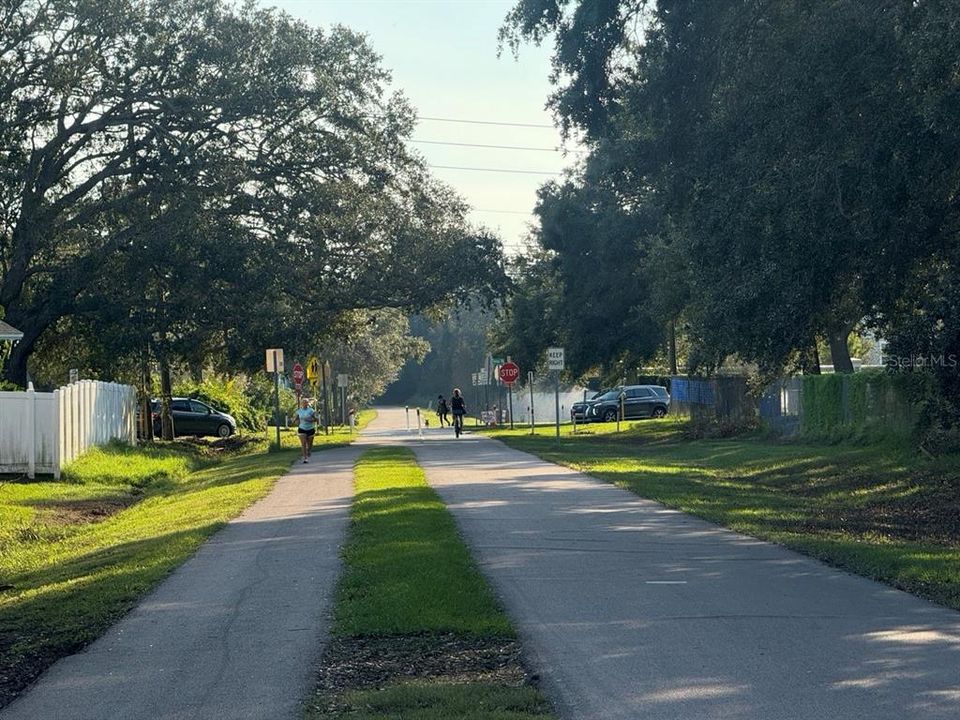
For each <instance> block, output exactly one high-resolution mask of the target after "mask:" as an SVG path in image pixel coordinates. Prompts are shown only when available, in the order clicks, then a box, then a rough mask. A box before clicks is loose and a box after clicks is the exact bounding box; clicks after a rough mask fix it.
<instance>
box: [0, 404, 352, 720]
mask: <svg viewBox="0 0 960 720" xmlns="http://www.w3.org/2000/svg"><path fill="white" fill-rule="evenodd" d="M369 418H370V416H369V415H368V417H367V420H368V421H369ZM292 440H293V442H296V438H295V437H294V438H292ZM346 442H349V433H346V434H337V435H330V436H323V437H322V438H321V439H319V441H318V443H317V448H318V449H322V448H323V447H327V446H330V447H332V446H337V445H342V444H345V443H346ZM297 447H299V443H297ZM296 456H297V452H296V451H294V450H292V449H283V450H281V451H279V452H268V446H267V443H266V442H265V441H263V440H258V441H256V442H253V443H251V444H249V445H247V446H246V447H245V448H243V449H242V450H240V451H237V452H234V453H230V454H226V455H223V456H219V457H215V456H213V455H212V454H211V452H210V451H209V450H208V449H204V448H200V447H196V446H193V445H192V444H190V443H185V442H176V443H157V444H155V445H152V446H143V447H137V448H129V447H124V446H120V445H113V446H109V447H106V448H101V449H98V450H93V451H90V452H88V453H86V454H84V455H83V456H82V457H81V458H79V459H78V460H77V461H76V462H74V463H73V464H71V465H70V466H69V467H68V468H66V469H65V471H64V474H63V480H62V481H61V482H54V481H52V480H51V479H41V480H38V481H27V480H22V479H20V480H14V479H10V480H7V481H0V706H2V705H5V704H7V703H9V702H10V700H12V699H13V698H14V697H15V696H16V694H17V693H18V692H19V691H21V690H22V689H23V688H24V687H25V686H26V685H27V684H29V683H30V682H31V681H32V680H33V679H35V678H36V677H37V676H38V675H39V674H40V673H41V672H42V671H43V670H44V669H46V668H47V667H48V666H49V665H50V664H52V663H53V662H54V661H55V660H57V659H58V658H60V657H63V656H65V655H68V654H71V653H73V652H76V651H77V650H79V649H81V648H82V647H83V646H85V645H86V644H88V643H89V642H91V641H92V640H94V639H96V638H97V637H99V636H100V635H101V634H102V633H103V632H104V630H106V629H107V628H108V627H109V626H110V625H112V624H113V623H114V622H116V621H117V620H118V619H119V618H120V617H122V616H123V615H124V614H125V613H126V612H128V611H129V610H130V608H131V607H133V606H134V605H135V604H136V603H137V602H138V601H139V600H140V598H141V597H143V595H144V594H145V593H146V592H148V591H149V590H150V589H151V588H153V587H154V586H155V585H156V584H157V583H158V582H159V581H161V580H162V579H163V578H164V577H166V576H167V575H168V574H169V573H170V572H171V571H172V570H174V569H175V568H176V567H177V566H179V565H180V564H181V563H183V562H184V561H185V560H186V559H187V558H189V557H190V556H191V555H192V554H193V553H194V552H195V551H196V550H197V548H198V547H199V546H200V544H201V543H203V542H204V540H206V539H207V538H209V537H210V535H212V534H213V533H215V532H216V531H217V530H218V529H220V528H221V527H222V526H223V525H224V524H225V523H226V522H227V521H229V520H231V519H232V518H234V517H236V516H237V515H238V514H239V513H240V512H241V511H242V510H243V509H244V508H246V507H247V506H249V505H250V504H251V503H253V502H255V501H256V500H258V499H260V498H261V497H263V496H264V495H265V494H266V493H267V492H268V491H269V490H270V488H271V487H272V486H273V483H274V481H275V480H276V479H277V478H278V477H280V476H281V475H283V474H284V473H285V472H286V471H287V470H288V469H289V468H290V465H291V462H292V461H293V459H294V458H295V457H296Z"/></svg>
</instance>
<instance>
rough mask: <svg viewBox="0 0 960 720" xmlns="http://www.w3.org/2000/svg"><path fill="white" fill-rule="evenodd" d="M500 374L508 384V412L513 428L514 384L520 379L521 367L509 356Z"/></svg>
mask: <svg viewBox="0 0 960 720" xmlns="http://www.w3.org/2000/svg"><path fill="white" fill-rule="evenodd" d="M498 375H499V376H500V380H501V381H502V382H504V383H506V385H507V397H508V400H507V402H508V403H509V405H508V412H509V413H510V429H511V430H513V384H514V383H515V382H516V381H517V380H519V379H520V367H519V366H518V365H517V364H516V363H515V362H513V361H512V360H511V359H510V358H507V361H506V362H505V363H501V365H500V368H499V372H498Z"/></svg>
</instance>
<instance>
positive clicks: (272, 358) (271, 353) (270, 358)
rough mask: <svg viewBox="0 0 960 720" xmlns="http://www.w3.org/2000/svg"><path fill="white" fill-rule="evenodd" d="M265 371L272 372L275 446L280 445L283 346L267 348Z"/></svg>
mask: <svg viewBox="0 0 960 720" xmlns="http://www.w3.org/2000/svg"><path fill="white" fill-rule="evenodd" d="M267 372H272V373H273V424H274V426H275V427H276V429H277V448H278V449H279V447H280V373H282V372H283V348H269V349H268V350H267Z"/></svg>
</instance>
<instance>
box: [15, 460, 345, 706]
mask: <svg viewBox="0 0 960 720" xmlns="http://www.w3.org/2000/svg"><path fill="white" fill-rule="evenodd" d="M359 452H360V449H359V448H357V447H356V446H353V447H349V448H340V449H333V450H322V451H319V452H317V453H315V454H314V456H313V458H312V460H311V462H310V463H309V464H307V465H303V464H296V465H294V466H293V467H292V469H291V471H290V473H289V474H288V475H286V476H285V477H283V478H281V479H280V480H279V481H278V482H277V485H276V487H275V488H274V489H273V491H272V492H271V493H270V494H269V495H268V496H267V497H266V498H264V499H263V500H261V501H260V502H258V503H256V504H255V505H253V506H251V507H250V508H249V509H248V510H247V511H246V512H244V513H243V514H242V515H241V516H240V517H238V518H237V519H236V520H234V521H233V522H231V523H230V524H229V525H227V526H226V527H225V528H224V529H223V530H221V531H220V532H219V533H217V534H216V535H214V536H213V537H212V538H211V539H210V540H209V541H208V542H206V543H205V544H204V545H203V546H202V547H201V548H200V550H199V551H198V552H197V554H196V555H195V556H194V557H193V558H191V559H190V560H188V561H187V562H186V563H184V564H183V565H182V566H181V567H180V568H179V569H178V570H177V571H176V572H174V573H173V574H172V575H171V576H170V577H169V578H167V579H166V580H165V581H164V582H163V583H162V584H161V585H160V586H158V587H157V588H156V589H155V590H154V591H153V592H152V593H151V594H150V595H148V596H147V597H146V598H145V599H144V601H143V602H142V603H141V604H140V605H139V606H138V607H137V608H136V609H135V610H133V611H132V612H130V613H129V614H128V615H127V616H126V617H125V618H124V619H123V620H121V621H120V622H119V623H117V624H116V625H115V626H114V627H113V628H111V629H110V630H109V631H108V632H107V633H106V634H105V635H104V636H103V637H102V638H100V639H99V640H98V641H96V642H95V643H93V644H92V645H90V646H89V647H88V648H86V649H85V650H84V651H82V652H80V653H77V654H76V655H72V656H70V657H67V658H64V659H63V660H61V661H59V662H57V663H56V664H55V665H54V666H53V667H51V668H50V669H49V670H48V671H47V672H46V673H45V674H44V675H43V676H42V677H41V678H40V680H39V681H38V682H37V683H36V684H35V685H34V686H33V687H32V688H30V689H29V690H28V691H27V692H26V693H25V694H24V695H22V696H21V697H20V698H19V699H18V700H16V701H14V702H13V703H12V704H11V705H9V706H8V707H7V708H6V709H4V710H3V711H2V712H0V718H2V720H221V719H222V720H285V719H287V718H290V719H293V718H301V717H302V716H303V707H302V701H303V699H304V698H305V697H306V696H307V695H308V694H309V692H310V690H311V688H312V685H313V682H314V673H315V670H316V664H317V661H318V660H319V655H320V653H321V651H322V647H323V642H324V638H325V636H326V633H327V631H328V613H329V609H330V606H331V601H332V593H333V589H334V586H335V584H336V579H337V576H338V573H339V570H340V558H339V547H340V544H341V542H342V540H343V537H344V533H345V530H346V524H347V518H348V511H349V507H350V502H351V500H352V497H353V463H354V461H355V459H356V457H357V454H358V453H359Z"/></svg>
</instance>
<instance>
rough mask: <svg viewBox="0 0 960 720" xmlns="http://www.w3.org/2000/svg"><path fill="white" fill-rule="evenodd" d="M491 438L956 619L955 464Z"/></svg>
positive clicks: (629, 439) (600, 438)
mask: <svg viewBox="0 0 960 720" xmlns="http://www.w3.org/2000/svg"><path fill="white" fill-rule="evenodd" d="M614 429H615V425H613V424H602V425H601V424H596V425H587V426H582V427H581V428H580V430H581V432H580V433H579V434H578V435H576V436H574V435H572V434H571V430H572V428H571V427H570V426H564V427H563V435H562V438H561V442H560V445H559V447H558V445H557V442H556V439H555V438H554V435H553V433H554V430H553V428H552V427H545V426H544V427H539V428H537V435H536V436H531V435H530V434H529V433H530V431H529V428H527V429H526V430H514V431H509V430H497V431H494V432H492V433H491V434H492V435H493V436H494V437H498V438H500V439H501V440H503V441H504V442H506V443H507V444H509V445H511V446H512V447H516V448H518V449H520V450H526V451H528V452H531V453H534V454H536V455H539V456H540V457H543V458H544V459H546V460H551V461H554V462H558V463H561V464H565V465H568V466H570V467H574V468H577V469H579V470H583V471H584V472H587V473H589V474H591V475H593V476H595V477H598V478H601V479H603V480H607V481H609V482H612V483H615V484H617V485H619V486H621V487H624V488H627V489H629V490H632V491H633V492H635V493H637V494H638V495H641V496H642V497H646V498H650V499H653V500H657V501H659V502H662V503H663V504H665V505H668V506H670V507H674V508H678V509H680V510H684V511H686V512H690V513H693V514H695V515H699V516H700V517H703V518H706V519H707V520H711V521H713V522H716V523H718V524H721V525H725V526H727V527H730V528H733V529H735V530H737V531H740V532H743V533H746V534H749V535H753V536H755V537H760V538H764V539H768V540H772V541H774V542H777V543H780V544H783V545H786V546H789V547H792V548H794V549H797V550H799V551H801V552H805V553H807V554H810V555H813V556H815V557H818V558H821V559H823V560H825V561H827V562H829V563H831V564H834V565H837V566H840V567H843V568H845V569H848V570H851V571H853V572H856V573H859V574H862V575H866V576H868V577H872V578H875V579H878V580H882V581H884V582H887V583H890V584H891V585H894V586H896V587H899V588H902V589H904V590H907V591H909V592H912V593H915V594H917V595H921V596H923V597H926V598H929V599H931V600H934V601H936V602H939V603H942V604H944V605H947V606H949V607H953V608H956V609H960V458H957V457H944V458H940V459H938V460H927V459H924V458H922V457H919V456H918V455H916V454H915V453H914V452H912V451H910V450H909V449H907V448H904V447H901V446H896V445H859V446H856V445H813V444H802V443H788V442H773V441H769V440H764V439H761V438H759V437H748V438H737V439H726V440H689V439H685V437H684V434H683V429H684V425H683V423H681V422H678V421H677V420H676V419H665V420H662V421H657V420H648V421H641V422H637V423H630V424H628V425H627V429H626V430H625V431H624V432H622V433H619V434H618V433H616V432H614Z"/></svg>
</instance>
